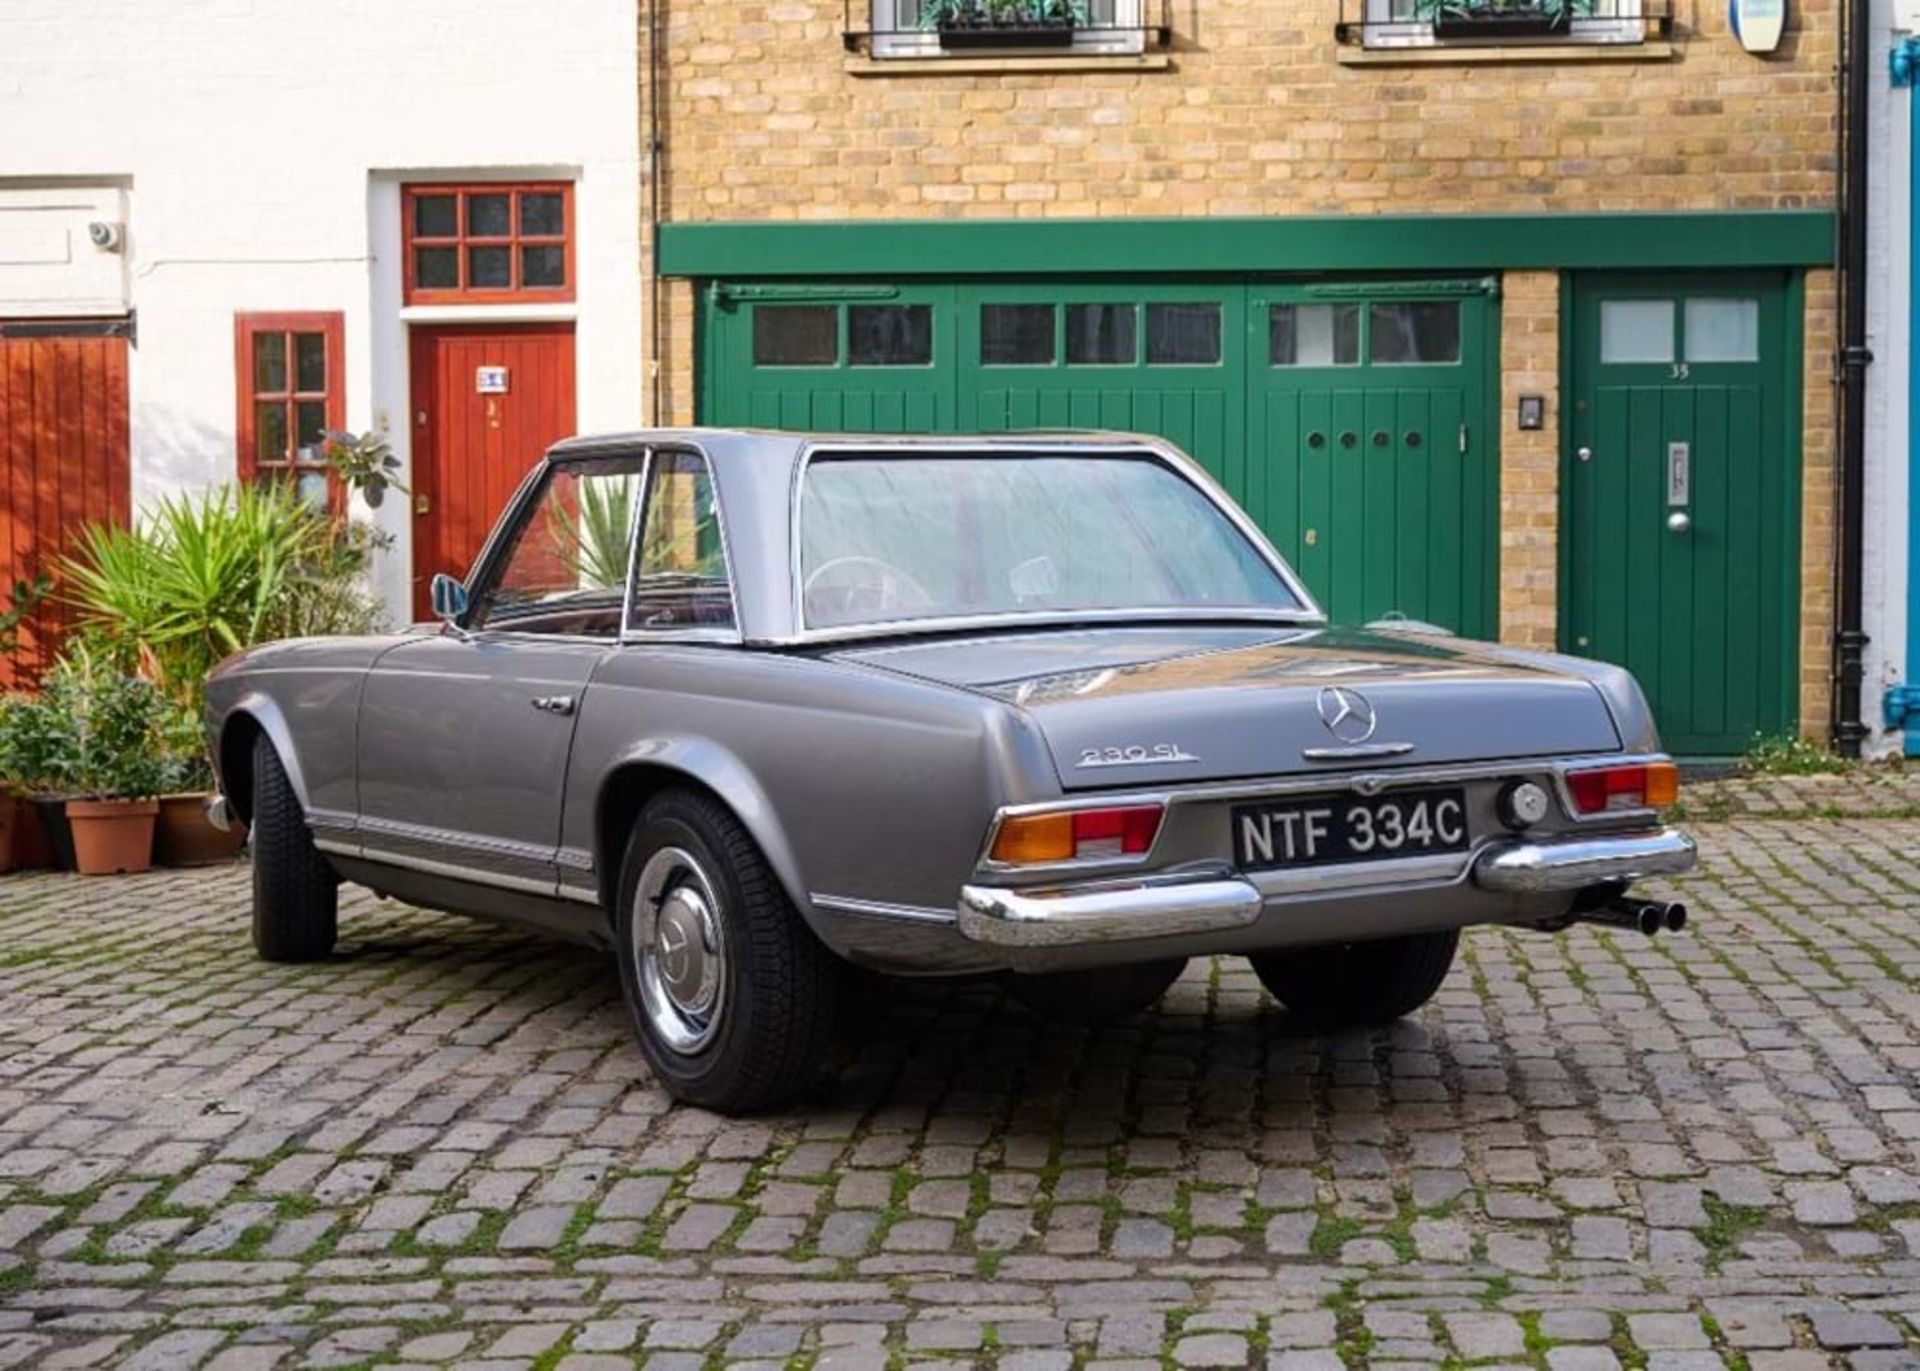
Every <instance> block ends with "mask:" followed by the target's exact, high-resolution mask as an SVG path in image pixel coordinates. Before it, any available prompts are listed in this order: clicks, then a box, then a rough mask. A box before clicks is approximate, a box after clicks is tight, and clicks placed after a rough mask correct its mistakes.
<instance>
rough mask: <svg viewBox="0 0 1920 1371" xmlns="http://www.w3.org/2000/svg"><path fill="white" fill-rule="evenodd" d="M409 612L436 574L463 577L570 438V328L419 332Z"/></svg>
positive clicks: (419, 613)
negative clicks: (527, 480) (530, 477)
mask: <svg viewBox="0 0 1920 1371" xmlns="http://www.w3.org/2000/svg"><path fill="white" fill-rule="evenodd" d="M412 353H413V357H412V362H413V367H412V371H413V476H412V485H413V511H414V519H413V607H414V615H415V617H416V618H418V619H422V620H424V619H427V618H430V617H431V609H430V607H429V605H428V601H427V588H428V586H429V584H430V583H431V582H432V580H433V577H434V575H435V574H436V573H437V572H442V571H444V572H447V573H449V574H450V575H454V576H459V577H465V576H466V575H467V573H468V572H469V571H470V570H471V569H472V566H473V559H474V556H475V555H476V554H477V553H478V552H479V551H480V545H481V544H482V543H484V542H485V541H486V538H487V534H488V533H489V532H491V531H492V529H493V525H494V522H495V520H497V519H498V518H499V517H500V511H501V510H502V509H504V508H505V507H506V503H507V501H508V499H510V498H511V497H512V495H513V492H514V491H515V489H517V488H518V487H519V485H520V481H521V479H522V478H523V477H524V476H525V475H526V474H527V472H528V470H529V469H531V468H532V466H533V464H534V463H535V462H537V461H539V460H540V454H541V453H543V452H545V451H546V450H547V448H548V447H550V446H552V445H553V444H554V443H555V442H557V441H559V440H560V439H561V438H564V437H566V436H567V435H568V434H570V433H572V432H573V427H574V417H573V325H571V324H519V325H511V324H449V325H442V326H437V327H426V326H422V327H417V328H415V329H414V330H413V338H412Z"/></svg>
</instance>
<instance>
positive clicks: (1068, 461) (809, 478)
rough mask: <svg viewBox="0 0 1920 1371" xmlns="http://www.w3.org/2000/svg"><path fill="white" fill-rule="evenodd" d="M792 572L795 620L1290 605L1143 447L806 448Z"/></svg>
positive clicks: (831, 623) (1209, 504)
mask: <svg viewBox="0 0 1920 1371" xmlns="http://www.w3.org/2000/svg"><path fill="white" fill-rule="evenodd" d="M800 572H801V585H802V592H801V600H802V610H803V613H804V616H805V622H806V626H807V627H808V628H840V627H846V626H848V625H857V624H879V623H892V622H899V621H903V620H908V621H910V620H916V619H946V618H957V617H971V616H977V615H994V614H1039V613H1052V614H1074V613H1079V612H1085V611H1116V610H1118V611H1124V610H1142V611H1167V610H1174V611H1180V610H1186V611H1198V612H1205V611H1208V610H1223V609H1231V610H1281V611H1285V610H1298V609H1300V608H1301V607H1302V606H1301V604H1300V601H1299V600H1298V599H1297V598H1296V597H1295V596H1294V595H1293V593H1292V592H1291V591H1289V590H1288V589H1287V586H1286V583H1285V582H1284V581H1282V580H1281V579H1280V575H1279V573H1278V572H1277V571H1275V570H1274V568H1273V567H1272V566H1271V565H1270V564H1269V563H1268V562H1267V560H1266V558H1264V557H1263V556H1261V554H1260V553H1259V551H1258V550H1256V549H1255V548H1254V546H1253V544H1252V543H1250V542H1248V540H1247V538H1246V537H1245V535H1243V534H1242V533H1241V532H1240V530H1239V529H1238V528H1236V527H1234V525H1233V523H1232V521H1231V520H1229V519H1228V518H1227V516H1226V515H1225V514H1224V513H1223V512H1222V511H1221V510H1220V508H1219V507H1218V506H1217V505H1215V504H1214V503H1213V501H1212V500H1210V499H1209V498H1208V497H1207V496H1206V494H1205V493H1204V492H1202V491H1201V490H1200V489H1199V488H1197V487H1196V486H1194V485H1193V483H1192V482H1190V481H1188V480H1187V479H1186V478H1185V477H1184V476H1182V475H1180V474H1179V473H1178V472H1177V471H1175V470H1173V469H1172V468H1171V467H1169V466H1167V465H1166V464H1164V463H1163V462H1161V461H1159V460H1157V459H1156V458H1153V457H1151V456H1147V455H1145V454H1138V455H1132V454H1115V455H1112V456H1089V455H1077V456H1023V455H1014V454H1009V455H1007V456H978V457H976V456H957V457H884V458H882V457H860V456H851V457H837V456H823V457H818V458H815V459H814V460H813V461H812V462H810V463H809V464H808V466H807V470H806V478H805V484H804V487H803V489H802V491H801V495H800Z"/></svg>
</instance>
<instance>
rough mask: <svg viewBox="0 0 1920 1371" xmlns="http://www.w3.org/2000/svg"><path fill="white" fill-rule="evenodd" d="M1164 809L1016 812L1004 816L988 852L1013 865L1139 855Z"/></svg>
mask: <svg viewBox="0 0 1920 1371" xmlns="http://www.w3.org/2000/svg"><path fill="white" fill-rule="evenodd" d="M1160 813H1161V807H1160V806H1159V805H1127V806H1125V807H1123V808H1118V809H1066V810H1056V811H1054V812H1052V813H1046V814H1016V815H1013V816H1011V817H1009V818H1006V819H1003V820H1001V822H1000V831H999V832H998V833H996V834H994V835H993V850H992V851H990V852H989V853H988V854H987V856H988V857H989V858H990V859H991V860H993V861H996V862H1003V863H1006V864H1008V865H1011V866H1031V865H1034V864H1037V863H1041V862H1086V861H1097V860H1099V859H1101V858H1103V857H1134V856H1138V855H1140V854H1141V853H1144V852H1147V851H1148V850H1150V849H1151V848H1152V847H1153V839H1154V836H1155V835H1156V834H1157V833H1159V831H1160Z"/></svg>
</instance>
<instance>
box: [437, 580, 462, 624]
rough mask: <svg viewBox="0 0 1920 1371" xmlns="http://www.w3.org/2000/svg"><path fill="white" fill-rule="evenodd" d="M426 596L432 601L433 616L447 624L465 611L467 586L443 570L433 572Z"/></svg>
mask: <svg viewBox="0 0 1920 1371" xmlns="http://www.w3.org/2000/svg"><path fill="white" fill-rule="evenodd" d="M427 598H428V599H429V600H431V601H432V603H433V617H434V618H436V619H441V620H444V621H445V622H447V623H449V624H451V623H454V622H456V621H457V620H458V619H459V618H460V616H461V615H463V614H465V613H466V612H467V587H466V586H465V584H463V583H462V582H460V581H456V580H454V579H453V577H451V576H449V575H447V573H446V572H444V571H441V572H436V573H435V574H434V578H433V584H432V586H431V587H430V588H429V590H428V592H427Z"/></svg>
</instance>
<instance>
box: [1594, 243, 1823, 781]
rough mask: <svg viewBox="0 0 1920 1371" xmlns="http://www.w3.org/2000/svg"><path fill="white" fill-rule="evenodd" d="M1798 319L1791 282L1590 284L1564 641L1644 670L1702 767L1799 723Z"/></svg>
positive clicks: (1678, 744)
mask: <svg viewBox="0 0 1920 1371" xmlns="http://www.w3.org/2000/svg"><path fill="white" fill-rule="evenodd" d="M1788 312H1789V291H1788V289H1787V282H1786V281H1785V280H1784V279H1783V278H1781V277H1779V276H1775V275H1767V276H1758V275H1754V276H1744V275H1743V276H1726V277H1714V278H1705V279H1700V280H1688V281H1679V280H1675V279H1672V278H1640V279H1634V278H1607V277H1597V276H1596V277H1589V278H1583V279H1581V280H1580V281H1579V282H1577V283H1576V285H1575V288H1574V292H1573V300H1572V316H1571V321H1570V333H1569V336H1570V343H1571V347H1570V360H1571V364H1572V370H1573V374H1572V377H1571V380H1570V385H1569V393H1570V395H1571V397H1572V407H1571V410H1570V412H1569V414H1568V415H1567V422H1566V436H1567V444H1568V448H1569V451H1568V452H1566V453H1565V454H1564V459H1563V460H1564V465H1563V480H1562V483H1561V488H1562V491H1563V492H1564V500H1563V503H1564V510H1565V517H1566V528H1565V532H1564V536H1563V537H1562V539H1561V547H1562V549H1563V552H1562V556H1563V558H1564V562H1563V568H1562V570H1563V575H1562V577H1561V585H1562V606H1561V611H1562V612H1561V615H1560V622H1561V638H1562V646H1563V647H1564V648H1565V649H1566V650H1567V651H1569V652H1573V653H1577V654H1579V655H1581V656H1588V657H1599V658H1602V659H1604V660H1607V661H1612V662H1618V663H1620V664H1621V665H1623V666H1625V667H1627V668H1629V669H1630V670H1632V672H1633V673H1634V675H1635V676H1636V677H1638V678H1639V681H1640V684H1641V686H1642V687H1643V688H1644V689H1645V690H1646V692H1647V696H1648V698H1649V700H1650V701H1651V702H1652V704H1653V709H1654V714H1655V716H1656V718H1657V719H1658V720H1659V724H1660V731H1661V736H1662V740H1663V742H1664V743H1665V744H1666V746H1667V748H1668V749H1669V750H1670V751H1672V752H1675V753H1677V754H1680V755H1684V756H1701V757H1705V756H1727V755H1732V754H1736V753H1740V752H1744V751H1745V750H1746V749H1747V748H1749V747H1750V746H1751V745H1752V743H1753V741H1754V739H1755V738H1756V737H1770V736H1776V735H1780V734H1784V733H1787V732H1789V731H1791V729H1792V728H1793V725H1794V720H1795V714H1796V709H1795V698H1796V689H1795V681H1796V674H1797V670H1798V664H1797V653H1796V650H1795V638H1796V633H1797V623H1798V603H1799V534H1798V510H1799V453H1798V443H1797V440H1796V439H1795V438H1794V436H1793V435H1794V432H1795V430H1796V428H1797V425H1798V418H1799V384H1800V382H1799V359H1798V354H1797V350H1790V349H1789V348H1788V346H1787V342H1786V340H1787V339H1788V338H1789V337H1795V336H1797V334H1798V329H1797V326H1796V327H1793V328H1789V326H1788V325H1789V321H1788V319H1787V314H1788ZM1796 323H1797V321H1796Z"/></svg>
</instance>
